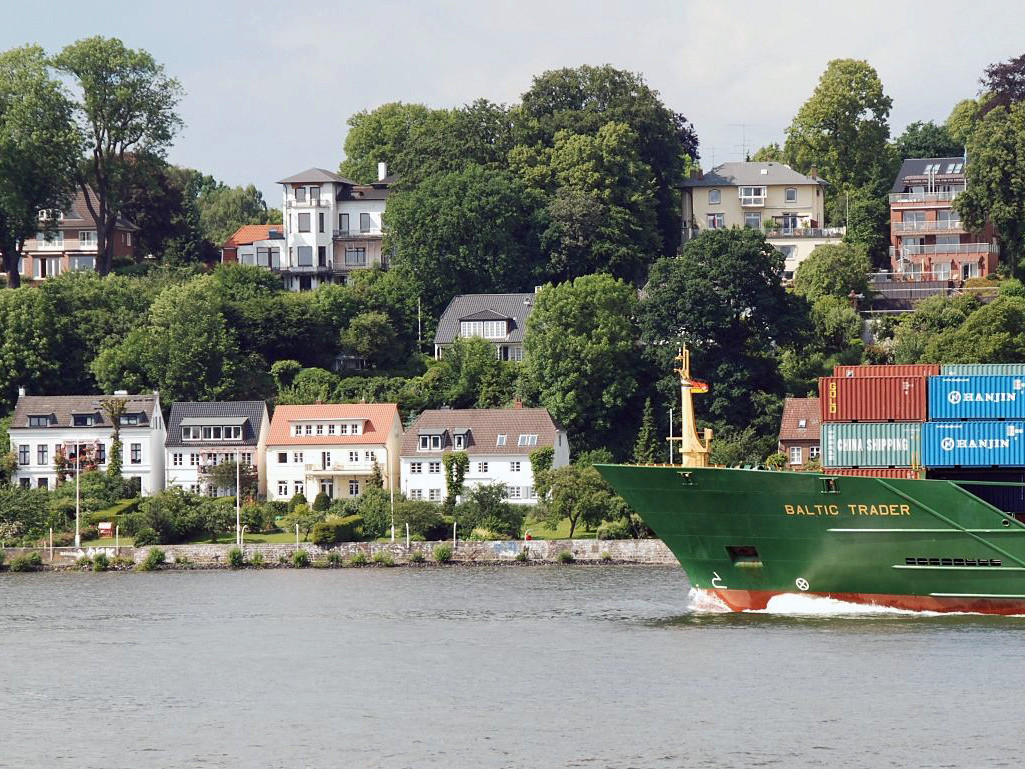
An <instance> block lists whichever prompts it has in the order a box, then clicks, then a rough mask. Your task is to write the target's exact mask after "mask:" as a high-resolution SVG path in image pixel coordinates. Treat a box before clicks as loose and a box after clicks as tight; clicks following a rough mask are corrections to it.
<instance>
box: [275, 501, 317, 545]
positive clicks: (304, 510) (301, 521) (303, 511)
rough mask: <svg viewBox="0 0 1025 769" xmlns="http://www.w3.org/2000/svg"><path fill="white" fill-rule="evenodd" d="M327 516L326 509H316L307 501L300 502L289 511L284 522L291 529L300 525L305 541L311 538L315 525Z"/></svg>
mask: <svg viewBox="0 0 1025 769" xmlns="http://www.w3.org/2000/svg"><path fill="white" fill-rule="evenodd" d="M326 517H327V512H326V511H325V510H316V509H314V508H312V507H310V506H309V505H307V504H305V503H300V504H298V505H296V506H295V507H294V508H292V510H290V511H289V513H288V515H286V516H285V518H284V520H283V521H282V523H283V524H284V526H285V527H286V528H287V529H288V530H289V531H294V530H295V527H296V526H297V525H298V526H299V532H300V533H301V534H302V535H303V541H304V542H305V541H306V540H308V539H309V538H310V532H311V531H313V527H314V526H316V525H317V524H318V523H320V522H321V521H323V520H324V519H325V518H326Z"/></svg>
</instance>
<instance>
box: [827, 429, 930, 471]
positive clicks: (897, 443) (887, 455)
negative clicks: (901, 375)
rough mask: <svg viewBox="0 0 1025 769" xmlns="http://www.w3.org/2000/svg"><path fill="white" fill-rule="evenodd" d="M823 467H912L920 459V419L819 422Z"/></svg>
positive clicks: (917, 463) (918, 462)
mask: <svg viewBox="0 0 1025 769" xmlns="http://www.w3.org/2000/svg"><path fill="white" fill-rule="evenodd" d="M820 443H821V447H822V453H821V456H822V465H823V467H914V466H920V465H921V463H922V423H921V422H829V423H826V424H824V425H822V433H821V440H820Z"/></svg>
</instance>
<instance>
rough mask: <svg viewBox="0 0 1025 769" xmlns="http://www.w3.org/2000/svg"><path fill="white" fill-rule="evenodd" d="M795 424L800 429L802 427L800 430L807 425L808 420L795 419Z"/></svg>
mask: <svg viewBox="0 0 1025 769" xmlns="http://www.w3.org/2000/svg"><path fill="white" fill-rule="evenodd" d="M797 426H798V427H799V428H800V429H802V430H803V429H805V428H806V427H807V426H808V420H807V419H798V420H797Z"/></svg>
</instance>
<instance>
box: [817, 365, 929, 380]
mask: <svg viewBox="0 0 1025 769" xmlns="http://www.w3.org/2000/svg"><path fill="white" fill-rule="evenodd" d="M939 373H940V364H938V363H906V364H905V363H880V364H876V365H865V366H833V376H840V377H844V378H846V379H852V378H855V379H857V378H861V377H877V376H939Z"/></svg>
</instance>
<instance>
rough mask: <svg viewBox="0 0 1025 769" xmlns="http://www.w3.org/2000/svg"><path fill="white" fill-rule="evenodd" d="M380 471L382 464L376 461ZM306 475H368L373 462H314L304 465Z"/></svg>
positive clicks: (382, 469)
mask: <svg viewBox="0 0 1025 769" xmlns="http://www.w3.org/2000/svg"><path fill="white" fill-rule="evenodd" d="M378 467H379V468H380V470H381V472H384V466H383V465H381V464H380V463H378ZM304 469H305V470H306V475H308V476H313V477H317V478H321V477H328V476H334V475H370V473H372V472H373V471H374V463H373V462H335V463H333V464H330V465H324V464H316V465H306V466H305V468H304Z"/></svg>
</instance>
